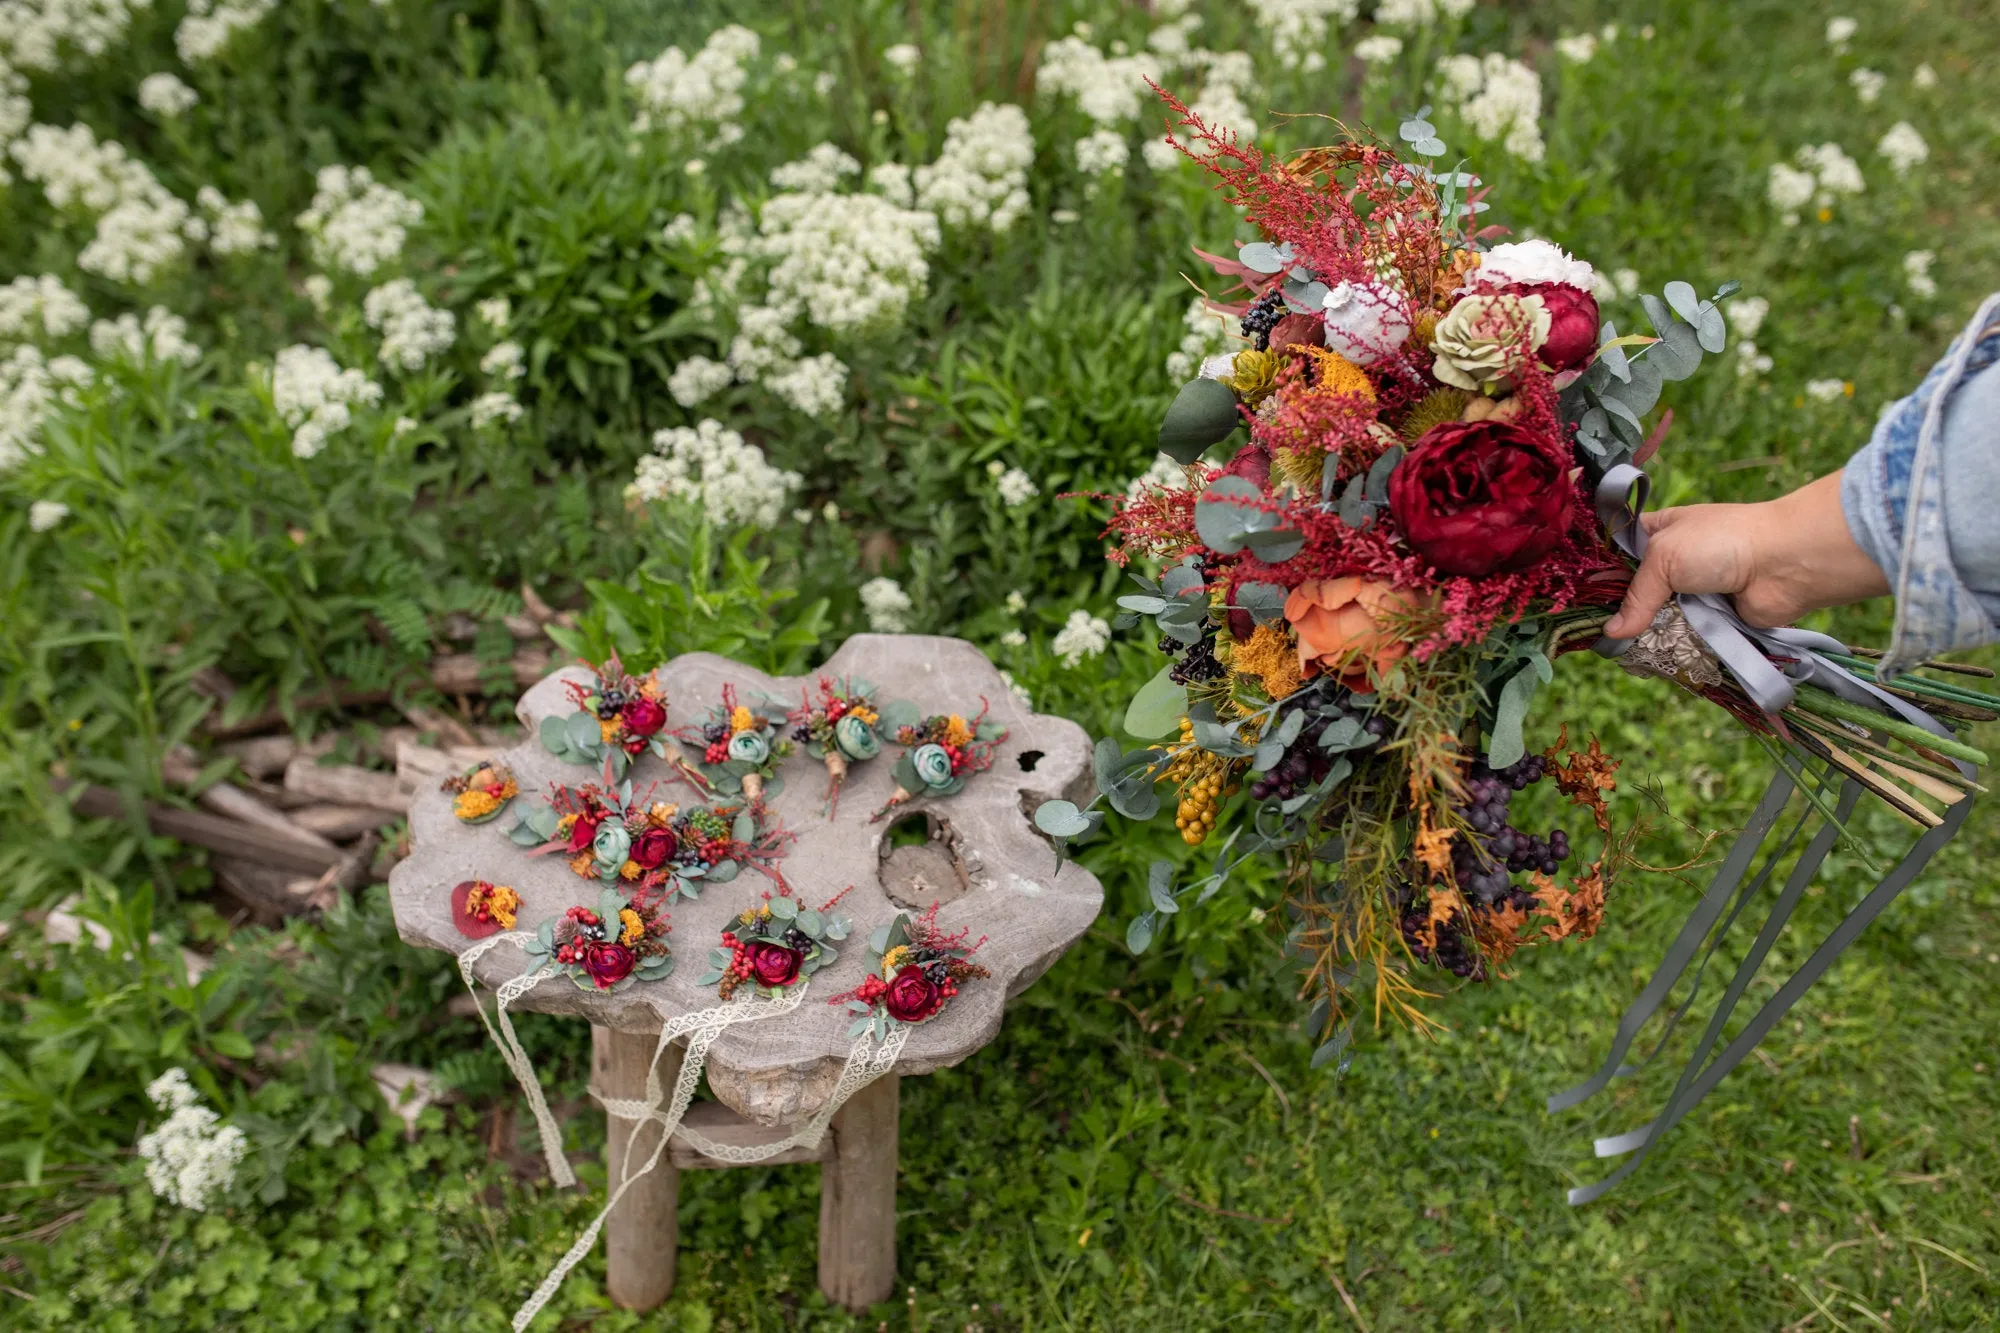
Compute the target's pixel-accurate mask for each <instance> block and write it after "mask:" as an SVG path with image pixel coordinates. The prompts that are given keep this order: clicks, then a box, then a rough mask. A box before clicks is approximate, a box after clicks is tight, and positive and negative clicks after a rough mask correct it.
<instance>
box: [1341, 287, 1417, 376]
mask: <svg viewBox="0 0 2000 1333" xmlns="http://www.w3.org/2000/svg"><path fill="white" fill-rule="evenodd" d="M1320 305H1321V306H1322V307H1324V309H1325V311H1326V345H1327V346H1328V347H1330V348H1332V349H1333V350H1334V351H1336V352H1338V353H1340V354H1341V355H1342V356H1344V357H1346V358H1347V359H1348V360H1349V361H1352V362H1353V363H1354V364H1355V365H1357V366H1372V365H1376V364H1378V363H1380V362H1382V361H1386V360H1388V359H1389V358H1390V357H1392V356H1394V355H1395V354H1396V352H1397V350H1398V349H1399V348H1401V347H1402V345H1403V342H1404V340H1405V339H1407V338H1408V337H1409V336H1410V304H1409V302H1408V301H1407V300H1405V299H1404V297H1403V296H1402V294H1401V293H1400V292H1398V291H1396V290H1395V288H1393V287H1391V286H1389V285H1388V284H1387V283H1381V282H1343V283H1340V284H1339V285H1337V286H1335V287H1334V288H1333V289H1332V290H1331V291H1329V292H1328V293H1327V294H1326V296H1325V297H1324V298H1322V300H1321V301H1320Z"/></svg>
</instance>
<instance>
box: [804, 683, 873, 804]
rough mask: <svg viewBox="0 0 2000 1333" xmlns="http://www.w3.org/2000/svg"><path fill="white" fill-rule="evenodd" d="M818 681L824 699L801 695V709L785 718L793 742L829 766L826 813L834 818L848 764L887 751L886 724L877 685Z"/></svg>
mask: <svg viewBox="0 0 2000 1333" xmlns="http://www.w3.org/2000/svg"><path fill="white" fill-rule="evenodd" d="M818 683H819V698H818V699H817V700H815V699H813V697H812V695H811V694H810V693H802V694H801V696H800V699H799V706H798V707H797V708H796V709H794V710H793V711H792V712H791V713H790V714H789V715H788V716H787V717H786V719H785V720H786V721H787V722H789V723H790V724H791V728H792V739H793V740H795V741H797V742H798V743H799V744H801V745H803V746H805V748H806V753H807V754H809V755H811V756H812V757H813V758H815V759H818V760H821V761H823V762H824V763H825V764H826V814H827V818H829V819H831V818H832V817H833V812H834V810H835V808H836V807H837V806H838V805H839V804H840V786H841V784H842V783H843V782H845V781H846V780H847V769H848V766H849V765H850V764H856V763H860V762H862V761H864V760H868V759H873V758H874V757H875V756H876V755H878V754H880V753H882V735H883V727H884V726H885V723H884V721H883V715H882V710H881V709H880V708H879V707H878V706H877V705H876V703H875V687H874V686H873V685H870V684H869V683H868V682H867V681H865V680H861V679H859V678H857V677H853V676H849V677H845V678H843V679H840V680H833V679H830V678H828V677H826V676H821V677H820V678H819V682H818Z"/></svg>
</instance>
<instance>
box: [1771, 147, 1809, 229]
mask: <svg viewBox="0 0 2000 1333" xmlns="http://www.w3.org/2000/svg"><path fill="white" fill-rule="evenodd" d="M1818 188H1819V182H1818V181H1816V180H1814V179H1813V174H1812V173H1811V172H1810V171H1800V170H1799V169H1798V168H1797V167H1794V166H1790V165H1788V164H1786V163H1783V162H1773V163H1772V164H1771V180H1770V184H1769V185H1767V186H1766V187H1765V189H1764V197H1765V198H1767V199H1769V200H1770V201H1771V207H1773V208H1775V209H1777V210H1778V211H1779V212H1780V213H1781V214H1783V215H1784V217H1783V220H1784V223H1785V225H1786V226H1787V227H1792V226H1796V225H1798V221H1799V210H1800V209H1801V208H1804V207H1805V206H1806V205H1807V204H1809V203H1811V202H1812V197H1813V192H1814V191H1815V190H1817V189H1818Z"/></svg>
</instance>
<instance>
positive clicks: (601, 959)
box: [521, 889, 674, 991]
mask: <svg viewBox="0 0 2000 1333" xmlns="http://www.w3.org/2000/svg"><path fill="white" fill-rule="evenodd" d="M670 929H671V927H670V926H668V924H667V914H666V913H665V912H663V911H660V910H659V908H658V906H657V905H656V904H651V903H647V902H646V901H645V899H644V898H643V896H640V895H627V894H626V893H625V892H623V891H622V890H619V889H605V890H604V891H603V892H601V893H599V894H598V895H597V907H596V909H595V910H594V911H593V910H592V909H591V908H588V907H572V908H570V909H569V910H568V911H567V912H564V913H563V914H562V915H561V916H559V917H556V918H555V919H553V920H550V921H544V922H542V924H541V926H540V928H539V929H537V930H536V932H535V937H534V939H532V940H531V941H529V942H528V943H526V944H524V945H522V946H521V947H522V948H523V949H525V950H526V951H527V953H528V956H529V957H531V958H535V959H537V960H539V961H537V962H536V964H535V968H534V969H533V970H539V969H541V968H544V967H554V968H555V969H556V970H557V971H559V972H561V973H563V974H564V975H565V976H567V977H568V978H569V979H570V980H571V981H573V982H575V983H576V984H577V987H578V989H580V990H601V991H622V990H625V989H626V988H627V987H629V986H631V984H632V983H633V982H635V981H658V980H659V979H660V978H662V977H664V976H666V975H667V974H668V973H670V972H672V971H673V970H674V955H673V951H672V950H670V949H669V948H668V947H667V932H668V931H669V930H670Z"/></svg>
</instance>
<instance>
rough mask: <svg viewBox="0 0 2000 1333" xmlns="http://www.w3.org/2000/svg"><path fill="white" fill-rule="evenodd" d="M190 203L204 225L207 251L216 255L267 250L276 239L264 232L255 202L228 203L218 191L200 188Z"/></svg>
mask: <svg viewBox="0 0 2000 1333" xmlns="http://www.w3.org/2000/svg"><path fill="white" fill-rule="evenodd" d="M194 202H195V205H196V206H197V207H199V208H200V209H201V211H202V214H203V216H204V217H205V218H206V219H207V222H208V248H209V249H210V250H211V251H213V252H214V253H216V254H218V255H240V254H248V253H249V252H250V251H252V250H269V249H271V248H272V247H274V246H276V245H277V243H278V238H277V237H276V236H273V235H272V234H271V233H270V232H268V231H266V230H264V213H263V210H262V209H260V208H258V207H257V201H256V200H255V199H245V200H244V201H243V202H242V203H240V204H232V203H230V202H229V200H228V199H227V198H226V197H224V195H223V193H222V191H220V190H218V189H216V188H215V187H214V186H213V185H204V186H202V187H201V188H200V189H199V190H197V191H195V196H194Z"/></svg>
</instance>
